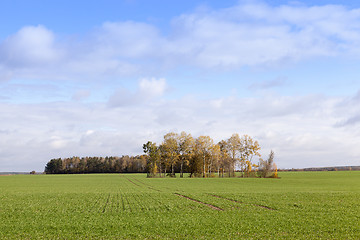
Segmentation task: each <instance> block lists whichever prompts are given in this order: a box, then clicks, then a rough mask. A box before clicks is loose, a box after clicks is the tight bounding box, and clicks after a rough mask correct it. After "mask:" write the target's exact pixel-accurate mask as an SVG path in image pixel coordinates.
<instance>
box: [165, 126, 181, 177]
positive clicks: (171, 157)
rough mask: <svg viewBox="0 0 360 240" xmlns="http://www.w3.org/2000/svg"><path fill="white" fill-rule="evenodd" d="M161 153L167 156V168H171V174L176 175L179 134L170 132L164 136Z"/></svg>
mask: <svg viewBox="0 0 360 240" xmlns="http://www.w3.org/2000/svg"><path fill="white" fill-rule="evenodd" d="M161 146H162V148H161V153H162V155H163V157H164V158H165V163H166V164H165V168H166V167H167V166H169V167H170V168H171V173H170V176H172V177H175V169H174V167H175V164H176V163H177V161H178V160H179V155H180V154H179V147H178V146H179V144H178V134H176V133H173V132H170V133H167V134H166V135H165V136H164V142H163V143H162V144H161Z"/></svg>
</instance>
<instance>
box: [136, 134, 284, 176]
mask: <svg viewBox="0 0 360 240" xmlns="http://www.w3.org/2000/svg"><path fill="white" fill-rule="evenodd" d="M143 150H144V152H145V153H146V154H147V156H148V158H147V162H146V169H147V174H148V177H156V176H158V177H164V176H175V172H180V177H183V176H184V172H188V173H189V174H190V177H193V176H195V177H212V176H214V175H215V173H217V175H218V176H219V177H224V174H225V176H229V177H233V176H235V171H236V170H239V171H240V172H241V176H242V177H255V176H258V177H277V172H276V165H275V164H274V163H273V159H274V152H272V151H271V153H270V155H269V158H268V159H267V160H263V159H261V158H260V157H261V155H260V153H259V150H260V145H259V143H258V141H256V140H254V139H252V138H251V137H250V136H248V135H243V136H242V137H240V136H239V134H233V135H232V136H231V137H230V138H229V139H227V140H222V141H220V142H218V143H214V140H213V139H212V138H211V137H209V136H200V137H198V138H193V137H192V136H191V134H187V133H186V132H181V133H180V134H177V133H173V132H170V133H167V134H166V135H165V136H164V141H163V142H162V143H161V144H160V145H157V144H156V143H153V142H151V141H148V142H147V143H146V144H144V145H143ZM255 158H258V161H259V163H258V164H255V163H254V162H253V161H254V159H255ZM274 171H275V173H274Z"/></svg>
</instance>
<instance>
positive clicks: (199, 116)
mask: <svg viewBox="0 0 360 240" xmlns="http://www.w3.org/2000/svg"><path fill="white" fill-rule="evenodd" d="M344 101H346V99H345V98H332V97H324V96H303V97H297V98H291V97H281V96H278V95H273V96H266V97H265V96H264V97H261V98H259V97H257V98H255V97H252V98H236V97H229V98H213V99H208V100H199V99H196V98H194V97H183V98H181V99H177V100H173V101H167V102H163V101H154V102H153V103H152V104H151V105H141V104H140V105H136V106H133V105H127V106H123V107H121V108H108V107H106V105H104V104H80V103H79V104H74V103H72V104H71V105H69V103H43V104H32V105H30V104H9V103H1V105H0V108H1V109H2V118H1V119H0V126H1V131H0V146H1V149H0V156H1V158H2V160H1V161H0V169H2V170H3V171H12V170H16V171H30V170H32V169H33V168H35V170H37V171H39V170H42V169H43V167H44V166H45V164H46V162H47V161H48V160H50V159H51V158H55V157H68V156H73V155H78V156H89V155H101V156H104V155H122V154H141V153H142V144H143V143H145V142H146V141H148V140H151V141H154V142H160V141H161V140H162V136H163V135H164V134H165V133H167V132H168V131H178V132H180V131H183V130H184V131H186V132H189V133H192V134H193V136H195V137H197V136H199V135H202V134H206V135H209V136H211V137H213V138H214V140H215V141H220V140H221V139H226V138H228V137H230V136H231V134H232V133H235V132H237V133H239V134H249V135H251V136H253V137H254V138H256V139H257V140H259V142H260V144H261V146H262V148H263V149H262V151H261V152H262V154H263V155H264V156H266V155H267V154H268V153H269V151H270V149H273V150H274V151H275V153H276V162H277V164H278V166H279V167H281V168H291V167H313V166H333V165H359V156H360V150H359V148H358V146H357V145H358V142H359V141H360V137H359V136H360V130H359V129H358V127H357V126H356V125H347V126H346V127H341V128H339V127H335V126H334V125H335V124H336V123H337V122H338V121H340V120H341V119H343V113H344V112H346V111H347V112H351V111H354V107H355V108H357V107H356V106H354V105H344V104H342V103H344ZM219 104H220V105H219ZM279 109H282V110H279ZM3 159H4V161H3Z"/></svg>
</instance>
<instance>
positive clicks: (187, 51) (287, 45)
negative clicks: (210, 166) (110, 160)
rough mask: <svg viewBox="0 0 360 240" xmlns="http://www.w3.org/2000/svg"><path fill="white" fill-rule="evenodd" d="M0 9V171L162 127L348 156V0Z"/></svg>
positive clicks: (354, 154) (354, 37) (352, 140)
mask: <svg viewBox="0 0 360 240" xmlns="http://www.w3.org/2000/svg"><path fill="white" fill-rule="evenodd" d="M0 22H1V27H0V172H12V171H19V172H20V171H25V172H29V171H32V170H35V171H38V172H42V171H43V170H44V167H45V165H46V163H47V162H48V161H49V160H50V159H52V158H59V157H61V158H64V157H71V156H80V157H82V156H121V155H137V154H142V153H143V152H142V144H143V143H146V142H147V141H153V142H156V143H161V142H162V139H163V136H164V135H165V134H166V133H168V132H171V131H173V132H178V133H180V132H181V131H185V132H187V133H191V134H192V135H193V137H198V136H200V135H209V136H211V137H212V138H213V139H214V141H215V142H218V141H220V140H222V139H228V138H229V137H230V136H231V135H232V134H233V133H238V134H240V135H244V134H248V135H250V136H252V137H253V138H254V139H256V140H258V141H259V143H260V146H261V147H262V149H261V151H260V153H261V154H262V156H263V158H266V157H267V156H268V154H269V152H270V150H273V151H274V152H275V162H276V163H277V165H278V167H279V168H303V167H325V166H345V165H360V145H359V144H360V79H359V77H360V67H359V63H360V2H358V1H337V0H333V1H331V0H329V1H325V0H312V1H311V0H303V1H281V0H272V1H270V0H269V1H261V0H259V1H251V0H245V1H242V0H241V1H236V0H229V1H215V0H204V1H199V0H191V1H190V0H181V1H180V0H174V1H165V0H151V1H149V0H104V1H95V0H87V1H83V0H78V1H68V0H61V1H60V0H53V1H40V0H26V1H25V0H11V1H10V0H2V1H1V3H0Z"/></svg>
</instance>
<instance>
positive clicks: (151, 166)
mask: <svg viewBox="0 0 360 240" xmlns="http://www.w3.org/2000/svg"><path fill="white" fill-rule="evenodd" d="M143 149H144V152H145V153H147V154H148V156H149V158H148V159H147V163H146V169H147V176H148V177H155V176H156V172H157V163H158V161H159V158H160V152H159V148H158V147H157V146H156V143H153V142H150V141H148V142H147V143H146V144H144V145H143Z"/></svg>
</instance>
